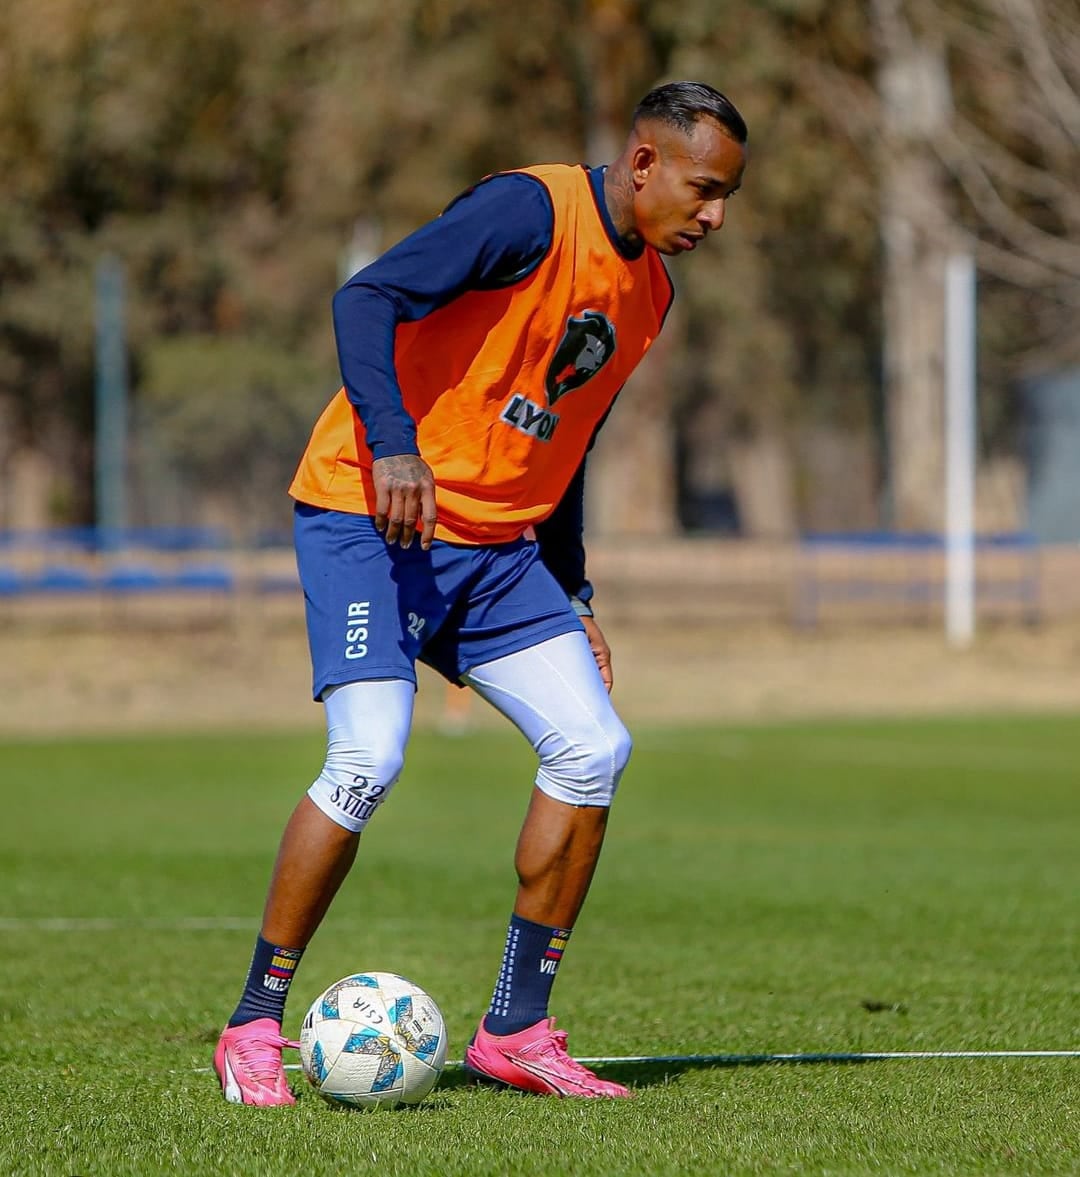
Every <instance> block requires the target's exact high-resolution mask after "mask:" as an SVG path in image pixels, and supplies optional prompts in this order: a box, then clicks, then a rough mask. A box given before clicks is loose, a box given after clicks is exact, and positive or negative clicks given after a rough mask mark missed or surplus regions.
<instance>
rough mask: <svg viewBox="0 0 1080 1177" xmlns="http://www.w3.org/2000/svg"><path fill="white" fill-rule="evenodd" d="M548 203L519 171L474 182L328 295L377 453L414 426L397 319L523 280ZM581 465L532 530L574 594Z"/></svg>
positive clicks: (410, 444)
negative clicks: (400, 371)
mask: <svg viewBox="0 0 1080 1177" xmlns="http://www.w3.org/2000/svg"><path fill="white" fill-rule="evenodd" d="M603 174H604V173H603V169H602V168H594V169H592V170H590V172H589V178H590V181H591V183H592V185H593V191H594V193H595V194H596V197H597V207H598V209H599V210H600V213H601V216H602V217H603V218H604V221H605V224H606V225H607V228H608V233H609V235H610V237H611V239H612V243H613V244H614V245H615V247H616V248H619V249H622V250H623V251H624V252H626V248H625V245H624V244H623V243H622V242H621V240H620V238H619V237H618V234H617V233H616V231H615V227H614V225H613V224H612V223H611V221H610V218H609V217H608V214H607V207H606V204H605V201H604V195H603ZM553 231H554V210H553V209H552V205H551V197H550V196H549V195H548V191H547V189H546V188H545V187H544V185H543V184H542V183H541V182H540V181H539V180H537V179H535V178H534V177H532V176H530V175H527V174H524V173H521V172H508V173H505V174H500V175H496V176H491V177H489V178H488V179H486V180H483V181H481V182H480V183H479V184H477V185H476V186H475V187H473V188H471V189H469V190H468V191H467V192H465V193H464V194H463V195H462V196H460V197H458V199H457V200H455V201H454V202H453V203H452V204H451V205H450V206H449V207H448V208H447V209H446V211H445V212H443V213H442V215H441V216H438V217H436V218H435V219H434V220H432V221H429V222H428V223H427V224H426V225H424V226H422V227H421V228H420V229H417V230H416V232H414V233H411V234H410V235H409V236H408V237H406V238H405V239H404V240H403V241H401V242H399V243H398V244H397V245H395V246H393V247H392V248H391V249H389V250H387V251H386V253H384V254H383V255H382V256H381V257H379V258H378V259H377V260H376V261H374V262H372V263H371V265H369V266H366V267H365V268H364V269H362V270H360V271H359V272H358V273H356V274H354V275H353V276H352V277H351V278H350V279H349V280H348V281H347V282H346V283H345V284H344V286H342V287H341V289H340V290H339V291H338V292H337V293H336V294H335V295H334V300H333V319H334V330H335V335H336V339H337V348H338V358H339V362H340V365H341V374H342V380H343V383H344V386H345V392H346V395H347V396H348V398H349V400H350V401H351V402H352V404H353V406H354V407H355V408H356V411H357V413H358V414H359V416H360V420H361V421H362V422H363V425H364V429H365V433H366V438H367V444H368V448H369V449H370V450H371V453H372V456H373V457H375V458H385V457H388V456H389V455H391V454H416V453H418V452H419V450H418V448H417V443H416V424H415V422H414V421H413V420H412V419H411V418H410V417H409V415H408V413H407V412H406V411H405V406H404V403H403V398H402V395H401V388H400V386H399V384H398V380H397V375H396V373H395V370H394V333H395V331H396V328H397V325H398V323H407V322H413V321H415V320H417V319H421V318H423V317H424V316H425V315H428V314H430V313H431V312H432V311H434V310H437V309H438V308H439V307H441V306H445V305H446V304H447V303H448V302H450V301H451V300H452V299H454V298H457V297H458V296H459V295H461V294H464V293H465V292H466V291H469V290H491V289H498V288H499V287H502V286H509V285H512V284H513V283H515V282H518V281H520V280H521V279H522V278H524V277H525V276H526V275H527V274H528V273H529V272H530V271H531V270H532V269H533V268H534V267H535V266H536V265H538V264H539V262H540V260H541V259H542V258H543V257H544V255H545V254H546V253H547V251H548V248H549V247H550V245H551V240H552V234H553ZM583 529H584V463H582V466H581V468H579V470H578V472H577V474H576V475H575V476H574V478H573V479H572V480H571V483H570V486H569V487H568V488H567V492H566V494H565V495H564V496H563V499H562V501H561V502H560V503H559V505H558V507H556V509H555V511H554V512H553V514H552V515H551V517H550V518H549V519H547V520H546V521H545V522H544V523H542V524H541V525H540V526H539V527H537V529H536V532H537V540H538V542H539V544H540V552H541V557H542V558H543V560H544V563H545V565H546V566H547V567H548V569H549V570H550V571H551V573H552V574H553V575H554V576H555V578H556V580H557V581H558V582H559V584H560V585H561V586H562V587H563V588H564V589H565V590H566V592H567V593H568V594H569V595H571V596H576V597H578V598H579V599H581V600H583V601H587V600H589V599H590V598H591V597H592V586H591V585H590V584H589V583H588V581H587V580H586V579H585V548H584V541H583Z"/></svg>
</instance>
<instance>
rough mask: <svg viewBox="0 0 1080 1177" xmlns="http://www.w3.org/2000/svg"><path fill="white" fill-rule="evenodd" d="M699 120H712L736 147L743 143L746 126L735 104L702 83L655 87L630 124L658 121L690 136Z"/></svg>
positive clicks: (640, 103) (679, 83) (672, 83)
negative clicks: (733, 141) (737, 144)
mask: <svg viewBox="0 0 1080 1177" xmlns="http://www.w3.org/2000/svg"><path fill="white" fill-rule="evenodd" d="M702 118H711V119H715V120H716V122H718V123H719V124H720V126H722V127H723V128H724V130H725V131H726V132H727V133H728V134H729V135H730V136H731V138H732V139H734V140H735V142H736V143H745V142H746V139H747V134H748V132H747V129H746V123H745V121H744V120H743V116H742V115H741V114H739V112H738V111H737V110H736V109H735V104H734V103H733V102H732V101H731V100H730V99H729V98H726V97H725V96H724V95H723V94H721V93H720V91H719V90H714V89H713V88H712V86H710V85H707V84H706V83H705V82H668V83H667V84H666V85H663V86H657V87H656V89H655V90H650V91H649V92H648V94H646V95H645V97H644V98H642V100H641V101H640V102H639V103H638V105H637V109H636V110H635V111H634V120H633V121H634V126H637V124H638V123H639V122H641V121H643V120H644V119H657V120H659V121H660V122H663V123H667V124H668V125H669V126H672V127H677V128H678V129H679V130H680V131H682V132H683V133H684V134H687V135H689V134H691V133H692V132H693V130H694V124H695V123H696V122H698V120H699V119H702Z"/></svg>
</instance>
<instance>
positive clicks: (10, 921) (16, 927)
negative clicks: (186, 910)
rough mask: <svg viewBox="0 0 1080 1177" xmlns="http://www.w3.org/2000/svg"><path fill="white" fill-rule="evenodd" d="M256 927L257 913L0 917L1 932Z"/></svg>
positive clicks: (209, 930) (188, 929) (225, 930)
mask: <svg viewBox="0 0 1080 1177" xmlns="http://www.w3.org/2000/svg"><path fill="white" fill-rule="evenodd" d="M258 926H259V920H258V917H257V916H239V915H210V916H198V915H196V916H179V917H174V918H172V919H165V918H163V919H155V918H146V919H142V918H139V917H131V918H115V919H114V918H112V917H110V916H85V917H83V916H43V917H41V918H34V917H26V918H24V919H19V918H9V917H0V932H117V931H127V930H129V929H134V928H141V929H149V930H151V931H160V932H247V931H252V930H256V929H257V928H258Z"/></svg>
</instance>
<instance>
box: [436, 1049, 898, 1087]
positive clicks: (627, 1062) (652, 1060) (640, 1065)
mask: <svg viewBox="0 0 1080 1177" xmlns="http://www.w3.org/2000/svg"><path fill="white" fill-rule="evenodd" d="M579 1061H580V1062H582V1063H584V1064H586V1065H587V1066H588V1067H589V1069H590V1070H591V1071H595V1073H596V1074H597V1075H599V1076H600V1077H601V1078H603V1079H611V1080H613V1081H615V1082H616V1083H625V1084H626V1085H627V1086H628V1087H654V1086H658V1085H660V1084H663V1083H666V1082H667V1081H668V1080H669V1079H672V1078H674V1077H675V1076H678V1075H682V1074H685V1073H686V1072H687V1071H711V1070H717V1069H720V1068H724V1067H767V1066H814V1065H818V1066H820V1065H830V1066H850V1065H853V1064H856V1063H874V1062H881V1061H882V1058H881V1056H879V1055H873V1054H859V1053H837V1054H682V1055H655V1056H651V1057H642V1058H611V1059H592V1058H585V1059H580V1060H579ZM477 1082H478V1080H477V1079H476V1078H475V1077H474V1076H473V1075H471V1074H470V1073H469V1072H468V1071H466V1070H465V1067H464V1065H463V1064H462V1063H447V1065H446V1069H445V1070H444V1071H443V1073H442V1075H441V1076H440V1077H439V1082H438V1085H437V1088H436V1090H446V1089H448V1088H456V1087H468V1086H470V1085H472V1084H475V1083H477Z"/></svg>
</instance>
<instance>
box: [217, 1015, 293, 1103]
mask: <svg viewBox="0 0 1080 1177" xmlns="http://www.w3.org/2000/svg"><path fill="white" fill-rule="evenodd" d="M286 1046H291V1047H297V1046H299V1043H297V1042H290V1041H289V1039H288V1038H282V1036H281V1027H280V1026H279V1025H278V1023H277V1022H275V1021H274V1020H273V1019H272V1018H257V1019H256V1020H255V1021H254V1022H247V1023H246V1024H245V1025H243V1026H226V1027H225V1029H224V1030H222V1032H221V1037H220V1038H219V1039H218V1044H217V1050H215V1051H214V1070H215V1071H217V1074H218V1078H219V1079H220V1080H221V1091H222V1094H223V1095H224V1096H225V1098H226V1099H227V1100H228V1101H229V1103H247V1104H254V1105H255V1106H257V1107H264V1108H266V1107H275V1106H277V1105H279V1104H289V1103H296V1097H295V1096H294V1095H293V1093H292V1092H291V1091H290V1090H289V1084H288V1083H287V1082H286V1081H285V1071H284V1069H283V1068H282V1065H281V1051H282V1049H283V1047H286Z"/></svg>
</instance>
